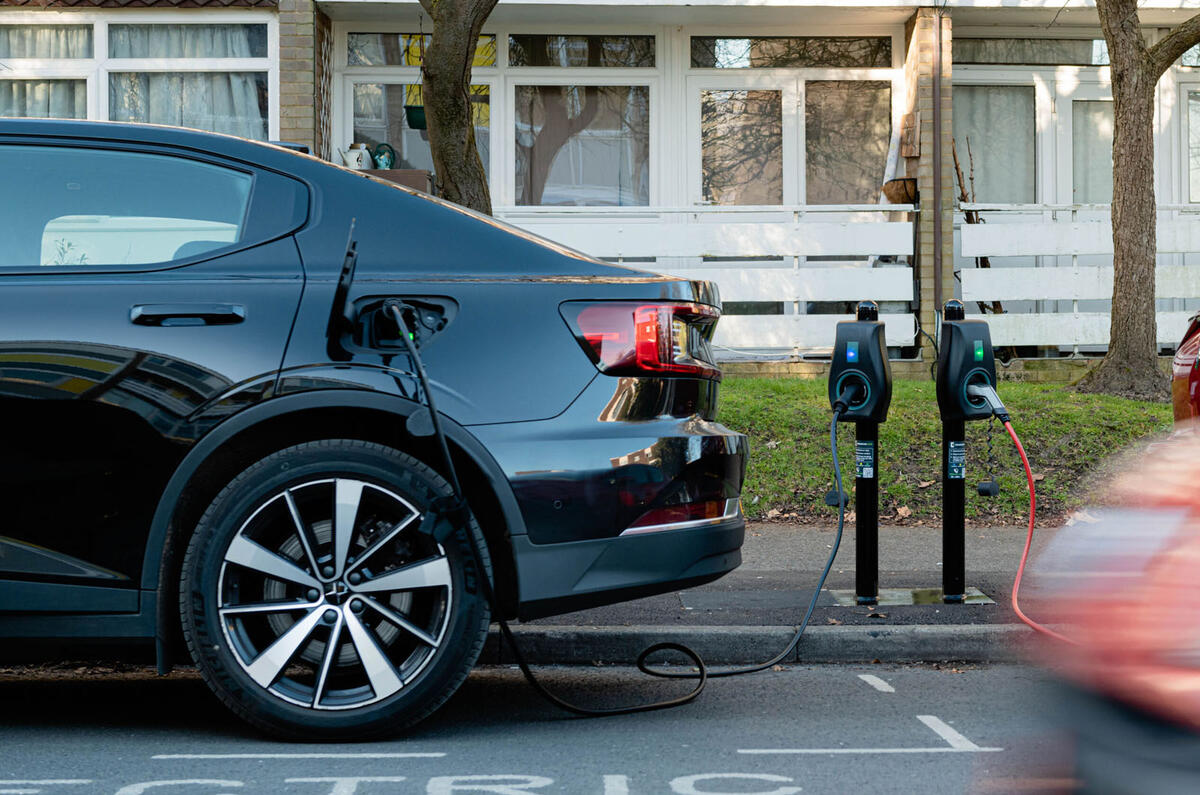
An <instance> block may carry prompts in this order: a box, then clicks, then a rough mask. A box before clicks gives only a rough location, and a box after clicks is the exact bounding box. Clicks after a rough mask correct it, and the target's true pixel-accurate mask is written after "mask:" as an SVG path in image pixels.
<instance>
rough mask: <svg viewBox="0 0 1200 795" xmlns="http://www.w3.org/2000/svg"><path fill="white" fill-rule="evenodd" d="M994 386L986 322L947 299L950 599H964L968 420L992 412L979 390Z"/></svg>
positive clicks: (946, 554) (943, 383)
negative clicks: (973, 318) (970, 316)
mask: <svg viewBox="0 0 1200 795" xmlns="http://www.w3.org/2000/svg"><path fill="white" fill-rule="evenodd" d="M995 387H996V360H995V357H994V356H993V354H992V337H991V333H990V331H989V330H988V324H987V322H986V321H983V320H967V319H966V311H965V309H964V308H963V303H962V301H957V300H954V299H951V300H949V301H947V302H946V305H945V307H944V308H943V310H942V326H941V345H940V347H939V349H938V363H937V401H938V410H939V411H940V412H941V416H942V598H943V601H945V602H948V603H958V602H962V601H964V599H965V593H966V543H965V535H966V458H967V445H966V423H967V422H970V421H973V420H986V419H988V418H990V417H991V416H992V415H993V410H994V407H993V405H992V403H991V402H990V401H989V400H988V399H987V398H986V397H984V396H982V395H981V394H976V392H977V391H980V392H983V391H986V392H988V393H990V394H992V395H994V394H995ZM981 388H985V389H981ZM997 402H998V401H997ZM1000 408H1001V409H1003V406H1002V405H1001V406H1000ZM981 493H983V492H982V491H981Z"/></svg>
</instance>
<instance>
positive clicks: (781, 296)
mask: <svg viewBox="0 0 1200 795" xmlns="http://www.w3.org/2000/svg"><path fill="white" fill-rule="evenodd" d="M661 272H662V273H669V274H671V275H672V276H679V277H681V278H684V279H707V280H708V281H711V282H715V283H716V284H717V287H718V288H719V289H720V291H721V299H722V300H724V301H858V300H861V299H864V298H869V299H871V300H873V301H911V300H912V298H913V276H912V269H911V268H801V269H793V268H754V269H748V268H739V269H736V270H735V269H731V268H711V269H710V268H688V269H685V270H679V269H671V270H665V271H661Z"/></svg>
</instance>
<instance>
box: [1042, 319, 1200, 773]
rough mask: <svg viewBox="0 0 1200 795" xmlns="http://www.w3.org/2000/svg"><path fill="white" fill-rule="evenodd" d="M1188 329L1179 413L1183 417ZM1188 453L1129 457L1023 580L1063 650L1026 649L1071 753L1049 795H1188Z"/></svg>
mask: <svg viewBox="0 0 1200 795" xmlns="http://www.w3.org/2000/svg"><path fill="white" fill-rule="evenodd" d="M1195 325H1196V323H1195V321H1193V330H1192V332H1191V333H1190V334H1189V337H1188V340H1190V341H1191V345H1192V348H1191V351H1192V353H1191V354H1190V359H1189V364H1188V369H1189V371H1190V372H1189V373H1188V376H1187V379H1186V384H1187V390H1188V391H1187V393H1186V395H1185V397H1186V400H1184V401H1183V402H1184V403H1185V405H1186V406H1187V410H1188V411H1190V412H1192V413H1193V414H1194V413H1195V412H1196V367H1195V366H1194V364H1192V363H1191V362H1194V361H1195V359H1196V355H1197V354H1196V347H1195V345H1196V340H1197V336H1198V335H1197V334H1196V333H1195V328H1194V327H1195ZM1188 340H1185V342H1187V341H1188ZM1178 362H1179V359H1178V358H1177V359H1176V363H1177V371H1176V372H1177V375H1176V378H1175V384H1176V388H1177V389H1178V388H1179V386H1178V384H1179V382H1180V380H1181V379H1180V378H1179V376H1178ZM1175 395H1176V404H1175V405H1176V412H1178V411H1179V407H1180V400H1179V392H1176V393H1175ZM1176 416H1178V413H1177V415H1176ZM1187 427H1188V424H1187V423H1185V424H1184V425H1183V428H1184V429H1186V428H1187ZM1198 452H1200V435H1197V434H1196V433H1195V429H1192V432H1191V433H1184V434H1176V435H1174V436H1173V438H1171V439H1170V440H1168V441H1166V442H1159V443H1155V444H1153V445H1151V447H1150V449H1148V450H1146V451H1144V453H1143V454H1142V455H1140V456H1137V457H1136V458H1133V457H1131V458H1128V459H1127V460H1126V461H1125V467H1124V474H1123V475H1121V476H1120V477H1118V478H1117V480H1116V482H1115V483H1114V488H1113V490H1112V491H1111V492H1110V493H1112V494H1113V495H1115V496H1116V498H1117V501H1118V504H1119V507H1116V508H1112V509H1105V510H1103V511H1096V512H1095V516H1097V517H1099V521H1096V522H1094V523H1078V524H1074V525H1072V526H1069V527H1064V528H1063V529H1061V530H1060V531H1059V532H1058V534H1057V536H1056V537H1055V538H1054V539H1053V540H1052V541H1051V543H1050V544H1049V545H1048V546H1047V548H1046V550H1045V551H1044V552H1043V554H1042V555H1041V556H1040V557H1039V558H1038V560H1037V561H1036V562H1035V563H1034V565H1033V567H1032V568H1031V570H1030V575H1031V579H1030V586H1031V592H1030V594H1029V596H1030V597H1031V599H1030V605H1029V607H1028V608H1027V610H1028V611H1029V613H1030V614H1031V615H1036V616H1037V617H1038V619H1039V620H1042V621H1044V622H1046V623H1047V624H1050V625H1053V626H1055V627H1056V628H1057V630H1058V631H1059V632H1061V633H1062V634H1063V635H1065V636H1067V637H1068V638H1070V640H1071V641H1072V642H1071V643H1063V642H1061V641H1055V640H1049V639H1048V640H1045V641H1043V642H1041V643H1039V644H1038V651H1037V656H1038V657H1039V658H1040V660H1041V662H1042V663H1043V664H1044V666H1045V667H1046V668H1048V669H1049V670H1050V671H1051V672H1052V673H1053V674H1054V675H1055V678H1056V679H1058V680H1059V681H1060V682H1061V683H1062V684H1063V688H1062V693H1063V695H1064V700H1063V708H1062V709H1061V710H1060V711H1059V712H1060V714H1059V715H1058V718H1059V719H1060V720H1061V721H1062V723H1063V724H1064V726H1065V728H1066V729H1067V730H1068V731H1069V733H1070V740H1071V742H1070V746H1071V747H1073V748H1074V752H1073V754H1072V755H1071V756H1072V757H1073V758H1072V759H1071V760H1070V769H1069V770H1062V771H1059V772H1060V773H1061V774H1063V775H1062V777H1061V778H1059V779H1058V780H1059V781H1068V782H1070V784H1069V785H1067V786H1065V787H1061V788H1050V790H1049V791H1057V792H1062V791H1067V792H1083V793H1106V794H1107V793H1111V794H1112V795H1116V794H1117V793H1128V795H1135V794H1136V795H1156V794H1157V793H1164V795H1165V794H1166V793H1172V794H1173V793H1185V792H1186V793H1194V792H1200V489H1197V487H1196V484H1197V483H1198V482H1200V455H1197V453H1198ZM1061 761H1066V760H1061Z"/></svg>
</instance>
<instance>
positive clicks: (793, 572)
mask: <svg viewBox="0 0 1200 795" xmlns="http://www.w3.org/2000/svg"><path fill="white" fill-rule="evenodd" d="M1056 532H1058V531H1057V530H1037V531H1035V534H1034V547H1033V549H1034V555H1035V556H1036V553H1037V551H1038V550H1040V549H1041V548H1043V547H1044V546H1045V544H1046V543H1047V542H1048V541H1049V540H1050V539H1051V538H1052V537H1053V536H1054V534H1055V533H1056ZM834 536H835V533H834V528H832V527H811V526H797V525H780V524H767V523H754V524H751V525H749V526H748V527H747V533H746V543H745V546H744V548H743V562H742V565H741V567H740V568H739V569H737V570H736V571H734V572H732V573H731V574H729V575H727V576H725V577H724V578H722V579H720V580H718V581H716V582H714V583H710V584H708V585H705V586H701V587H698V588H694V589H690V590H687V591H679V592H672V593H667V594H663V595H661V596H655V597H650V598H647V599H639V600H637V601H634V602H627V603H624V604H619V605H612V606H609V607H602V608H597V609H594V610H586V611H581V612H577V613H571V614H568V615H564V616H556V617H552V618H547V619H543V620H540V621H534V622H530V623H527V624H522V625H519V626H517V627H516V628H515V629H516V633H517V636H518V638H519V639H520V643H521V648H522V650H523V651H524V652H525V654H526V656H527V657H528V658H529V659H530V660H531V661H533V662H537V663H542V664H588V663H605V664H628V663H630V662H631V661H632V660H633V659H634V658H636V656H637V654H638V652H640V650H641V649H643V648H645V647H646V646H648V645H650V644H651V643H656V642H659V641H664V640H669V641H674V642H677V643H685V644H687V645H689V646H692V647H693V648H695V649H696V650H697V651H698V652H700V654H701V656H702V657H703V658H704V659H705V661H706V662H708V663H710V664H715V665H721V664H733V663H746V662H753V661H757V660H762V659H766V658H769V657H770V656H772V655H773V654H774V653H776V652H777V651H779V650H780V649H782V648H783V647H784V646H785V645H786V644H787V642H788V640H789V639H790V637H791V636H792V634H793V632H794V631H795V628H796V625H797V624H798V623H799V621H800V620H801V618H802V616H803V613H804V609H805V608H806V607H807V605H808V601H809V600H810V599H811V596H812V588H813V586H814V585H815V583H816V581H817V578H818V576H819V574H820V569H821V567H822V566H823V565H824V562H825V558H826V556H827V555H828V554H829V552H830V550H831V549H832V544H833V540H834ZM1024 542H1025V528H1023V527H970V526H969V527H968V528H967V538H966V549H967V580H966V581H967V585H968V586H974V587H976V588H978V589H979V590H980V591H982V592H983V593H984V594H986V595H987V596H988V597H990V598H991V599H992V600H993V602H994V603H992V604H964V605H943V604H924V605H881V606H879V607H877V608H875V609H871V608H866V607H857V606H840V605H838V604H836V603H835V600H834V598H833V596H832V594H830V593H829V591H834V590H839V589H841V590H845V591H853V589H854V563H855V557H854V529H853V528H852V527H848V528H846V532H845V535H844V538H843V541H842V545H841V547H840V549H839V552H838V555H837V558H836V559H835V561H834V566H833V569H832V570H831V571H830V575H829V579H828V581H827V583H826V592H825V593H823V594H822V596H821V598H820V600H819V601H818V607H817V609H816V610H815V611H814V613H813V618H812V621H811V624H810V627H809V630H808V631H807V633H806V635H805V638H804V639H803V640H802V642H801V644H800V647H799V651H798V653H797V654H796V655H795V656H794V657H793V658H791V659H792V660H794V661H796V662H872V661H875V660H881V661H884V662H923V661H926V662H932V661H941V660H964V661H976V662H988V661H991V662H995V661H1009V660H1016V659H1020V658H1021V656H1022V646H1023V643H1024V641H1025V640H1026V639H1027V637H1028V636H1029V634H1030V632H1029V631H1028V630H1027V629H1026V628H1025V626H1024V625H1023V624H1019V623H1018V622H1017V619H1016V617H1015V615H1014V614H1013V612H1012V610H1011V608H1010V606H1009V599H1010V596H1011V588H1012V580H1013V576H1014V575H1015V573H1016V568H1017V564H1018V562H1019V560H1020V555H1021V548H1022V546H1023V545H1024ZM879 560H880V575H879V584H880V588H903V589H912V588H937V587H940V586H941V580H942V566H941V528H940V527H921V526H917V527H913V526H906V527H884V528H881V530H880V550H879ZM511 660H512V657H511V654H510V653H509V651H508V650H507V649H503V648H501V646H500V644H499V642H498V637H496V635H495V633H493V637H492V639H491V641H490V642H489V645H488V647H487V649H486V650H485V656H484V661H485V662H490V663H505V662H511Z"/></svg>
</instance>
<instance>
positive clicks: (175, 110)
mask: <svg viewBox="0 0 1200 795" xmlns="http://www.w3.org/2000/svg"><path fill="white" fill-rule="evenodd" d="M266 92H267V76H266V74H265V73H262V72H150V73H146V72H112V73H110V74H109V76H108V102H109V113H108V117H109V119H111V120H112V121H141V122H150V123H151V124H171V125H174V126H176V127H192V128H195V129H197V130H208V131H210V132H219V133H226V134H229V135H240V136H242V137H244V138H254V139H257V140H266V138H267V101H266V96H267V94H266Z"/></svg>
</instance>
